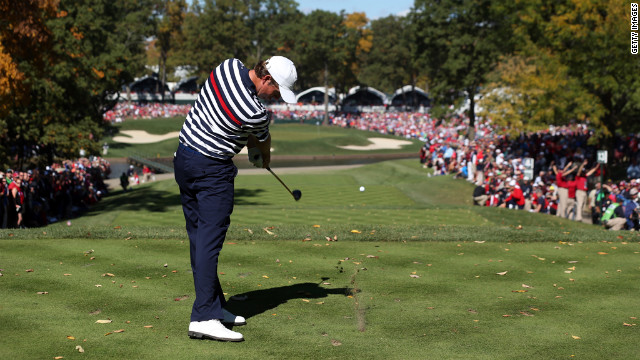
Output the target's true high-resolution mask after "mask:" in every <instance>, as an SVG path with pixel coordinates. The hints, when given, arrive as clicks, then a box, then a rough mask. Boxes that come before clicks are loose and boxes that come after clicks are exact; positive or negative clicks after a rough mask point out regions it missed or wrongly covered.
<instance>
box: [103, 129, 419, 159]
mask: <svg viewBox="0 0 640 360" xmlns="http://www.w3.org/2000/svg"><path fill="white" fill-rule="evenodd" d="M120 133H122V134H123V135H126V136H119V135H118V136H114V137H113V141H117V142H120V143H125V144H152V143H157V142H160V141H164V140H169V139H177V138H178V135H179V134H180V132H178V131H174V132H170V133H167V134H164V135H154V134H149V133H148V132H146V131H144V130H122V131H120ZM369 141H370V142H371V144H369V145H365V146H359V145H348V146H339V147H340V148H341V149H347V150H360V151H367V150H383V149H400V148H402V147H403V146H405V145H410V144H411V141H407V140H396V139H387V138H369ZM246 149H247V148H246V147H244V148H243V149H242V151H241V152H240V153H241V154H246V153H247V150H246Z"/></svg>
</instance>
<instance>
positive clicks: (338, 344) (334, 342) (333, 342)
mask: <svg viewBox="0 0 640 360" xmlns="http://www.w3.org/2000/svg"><path fill="white" fill-rule="evenodd" d="M331 345H333V346H340V345H342V343H341V342H340V341H338V340H335V339H331Z"/></svg>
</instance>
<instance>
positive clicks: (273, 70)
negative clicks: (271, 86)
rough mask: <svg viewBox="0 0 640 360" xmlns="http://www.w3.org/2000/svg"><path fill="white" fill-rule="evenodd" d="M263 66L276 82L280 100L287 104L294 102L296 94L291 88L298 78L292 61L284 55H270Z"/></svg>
mask: <svg viewBox="0 0 640 360" xmlns="http://www.w3.org/2000/svg"><path fill="white" fill-rule="evenodd" d="M265 66H266V68H267V70H268V71H269V74H271V77H273V80H275V81H276V83H278V87H279V88H280V95H281V96H282V100H284V101H285V102H287V103H289V104H295V103H296V95H295V94H294V93H293V91H292V90H291V89H292V88H293V84H294V83H295V82H296V80H298V73H297V72H296V66H295V65H294V64H293V61H291V60H289V59H287V58H286V57H284V56H272V57H271V58H270V59H269V60H267V61H266V62H265Z"/></svg>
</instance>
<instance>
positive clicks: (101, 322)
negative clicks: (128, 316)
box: [96, 319, 112, 324]
mask: <svg viewBox="0 0 640 360" xmlns="http://www.w3.org/2000/svg"><path fill="white" fill-rule="evenodd" d="M111 321H112V320H110V319H107V320H97V321H96V324H110V323H111Z"/></svg>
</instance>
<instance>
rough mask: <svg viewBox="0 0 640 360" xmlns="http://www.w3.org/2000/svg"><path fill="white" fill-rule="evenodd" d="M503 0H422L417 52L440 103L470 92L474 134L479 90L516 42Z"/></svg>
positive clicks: (419, 0)
mask: <svg viewBox="0 0 640 360" xmlns="http://www.w3.org/2000/svg"><path fill="white" fill-rule="evenodd" d="M502 2H503V1H501V0H494V1H491V0H416V1H415V8H414V11H413V12H412V17H413V22H414V24H415V26H416V29H417V34H416V36H417V44H418V48H417V49H418V50H417V51H418V53H417V56H418V57H419V60H420V62H421V64H423V65H424V67H425V70H426V72H427V75H428V77H429V80H430V81H431V85H432V86H431V87H430V94H431V95H432V97H434V100H435V102H436V104H439V105H440V106H448V105H450V104H451V103H452V102H454V101H457V100H459V99H460V98H462V99H464V98H468V99H469V101H470V106H469V137H470V138H471V139H473V138H474V136H475V96H476V94H478V92H479V89H480V87H481V86H482V85H483V84H484V82H485V76H486V75H487V73H489V72H490V71H491V70H492V69H493V67H494V66H495V64H496V60H497V59H498V58H499V56H500V55H502V54H504V53H507V52H508V50H509V47H510V42H509V38H510V34H511V31H510V29H509V26H508V25H509V16H507V15H508V13H507V12H506V8H505V7H504V6H502Z"/></svg>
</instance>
